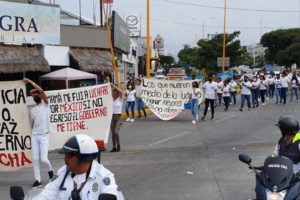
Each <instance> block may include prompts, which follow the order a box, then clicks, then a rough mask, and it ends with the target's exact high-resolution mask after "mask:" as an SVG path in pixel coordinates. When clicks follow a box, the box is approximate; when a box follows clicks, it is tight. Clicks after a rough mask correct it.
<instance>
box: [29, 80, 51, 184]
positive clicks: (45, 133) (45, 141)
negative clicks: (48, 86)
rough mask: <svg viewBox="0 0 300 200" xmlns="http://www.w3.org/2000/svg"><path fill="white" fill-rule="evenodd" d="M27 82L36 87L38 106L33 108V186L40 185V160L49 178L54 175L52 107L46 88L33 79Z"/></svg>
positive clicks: (33, 91) (34, 95)
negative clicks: (50, 149)
mask: <svg viewBox="0 0 300 200" xmlns="http://www.w3.org/2000/svg"><path fill="white" fill-rule="evenodd" d="M24 82H25V83H29V84H31V85H32V86H33V87H34V89H32V90H30V94H31V95H32V97H33V99H34V101H35V103H36V106H35V107H33V108H32V110H31V118H32V122H33V123H32V125H33V126H32V136H31V149H32V162H33V171H34V178H35V182H34V183H33V185H32V187H33V188H36V187H40V186H41V185H42V184H41V173H40V161H41V162H42V163H45V164H46V165H47V167H48V175H49V179H51V178H52V177H53V176H54V172H53V168H52V166H51V163H50V161H49V159H48V150H49V134H50V131H51V128H50V127H51V126H50V107H49V105H48V97H47V95H46V94H45V92H44V90H43V89H42V88H41V87H40V86H38V85H37V84H36V83H34V82H33V81H32V80H30V79H27V78H25V79H24Z"/></svg>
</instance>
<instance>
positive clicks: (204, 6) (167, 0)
mask: <svg viewBox="0 0 300 200" xmlns="http://www.w3.org/2000/svg"><path fill="white" fill-rule="evenodd" d="M154 1H165V2H167V3H172V4H179V5H186V6H193V7H203V8H214V9H222V10H224V7H222V6H211V5H205V4H197V3H189V2H181V1H176V0H154ZM227 9H228V10H236V11H251V12H269V13H297V14H299V13H300V11H296V10H265V9H250V8H232V7H228V8H227Z"/></svg>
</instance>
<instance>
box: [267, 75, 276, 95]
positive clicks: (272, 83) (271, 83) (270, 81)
mask: <svg viewBox="0 0 300 200" xmlns="http://www.w3.org/2000/svg"><path fill="white" fill-rule="evenodd" d="M267 85H268V93H269V97H270V98H272V99H273V97H274V91H275V79H274V77H273V75H269V77H268V79H267Z"/></svg>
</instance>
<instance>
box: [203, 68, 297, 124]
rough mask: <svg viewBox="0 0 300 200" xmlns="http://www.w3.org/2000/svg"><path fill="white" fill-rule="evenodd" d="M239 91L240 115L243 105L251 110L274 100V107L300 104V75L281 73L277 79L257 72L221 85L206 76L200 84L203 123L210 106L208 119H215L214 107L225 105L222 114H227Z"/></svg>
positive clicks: (220, 81) (226, 81)
mask: <svg viewBox="0 0 300 200" xmlns="http://www.w3.org/2000/svg"><path fill="white" fill-rule="evenodd" d="M239 88H240V90H241V104H240V107H239V110H240V111H241V112H242V111H243V110H244V106H245V103H247V107H248V110H250V109H251V108H252V109H254V108H257V107H259V106H261V105H262V106H264V105H266V102H267V100H270V99H274V96H275V98H276V101H275V104H283V105H285V104H287V102H288V101H289V102H292V101H294V100H296V101H298V100H299V96H298V91H299V89H300V73H298V74H297V73H296V72H295V71H294V72H289V71H283V72H282V73H280V74H276V75H275V74H269V75H265V74H264V73H263V72H258V73H255V74H253V75H252V74H251V75H247V74H244V75H242V76H241V78H240V79H237V78H236V77H233V78H232V79H226V80H224V81H222V80H221V79H220V78H218V79H217V80H216V81H213V80H212V77H211V76H208V77H207V81H206V82H205V83H204V84H203V89H204V97H205V109H204V113H203V117H202V120H205V117H206V114H207V110H208V108H209V104H210V105H211V106H210V109H211V119H213V118H214V107H220V106H221V105H224V110H225V111H228V109H229V107H230V105H236V94H237V90H238V89H239ZM294 97H295V98H294ZM212 102H214V103H212Z"/></svg>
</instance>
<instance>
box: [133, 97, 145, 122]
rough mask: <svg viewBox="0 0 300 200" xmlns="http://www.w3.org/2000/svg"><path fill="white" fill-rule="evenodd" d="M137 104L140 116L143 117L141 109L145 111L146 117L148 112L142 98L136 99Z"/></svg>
mask: <svg viewBox="0 0 300 200" xmlns="http://www.w3.org/2000/svg"><path fill="white" fill-rule="evenodd" d="M136 106H137V110H138V113H139V118H141V117H142V113H141V110H142V111H143V113H144V117H146V116H147V113H146V110H145V107H144V102H143V100H142V98H137V99H136Z"/></svg>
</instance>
